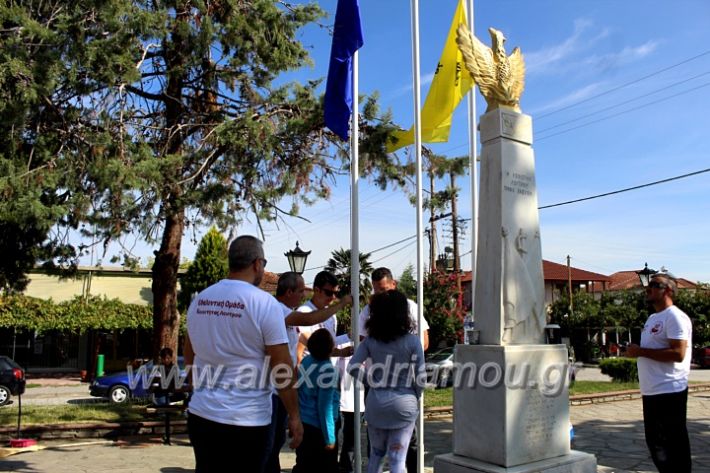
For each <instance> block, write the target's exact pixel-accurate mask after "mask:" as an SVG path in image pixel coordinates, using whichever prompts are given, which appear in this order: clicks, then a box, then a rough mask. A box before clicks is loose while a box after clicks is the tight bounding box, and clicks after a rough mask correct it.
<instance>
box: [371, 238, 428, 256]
mask: <svg viewBox="0 0 710 473" xmlns="http://www.w3.org/2000/svg"><path fill="white" fill-rule="evenodd" d="M416 237H417V235H412V236H409V237H407V238H403V239H401V240H399V241H396V242H394V243H390V244H389V245H387V246H383V247H382V248H377V249H376V250H372V251H371V252H370V254H372V253H377V252H378V251H382V250H386V249H387V248H391V247H393V246H395V245H399V244H400V243H404V242H405V241H407V240H411V239H412V238H416ZM407 246H409V245H407ZM404 248H406V246H405V247H404ZM398 251H399V250H398Z"/></svg>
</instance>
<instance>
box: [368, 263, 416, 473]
mask: <svg viewBox="0 0 710 473" xmlns="http://www.w3.org/2000/svg"><path fill="white" fill-rule="evenodd" d="M370 279H371V280H372V292H374V293H375V294H380V293H382V292H387V291H392V290H394V289H397V281H395V279H394V276H392V271H390V270H389V268H385V267H382V268H377V269H376V270H374V271H373V272H372V275H371V276H370ZM407 308H408V309H409V319H410V320H411V321H412V329H411V333H412V334H414V335H418V334H419V323H418V318H419V317H418V314H417V309H418V307H417V303H416V302H414V301H413V300H411V299H407ZM369 318H370V306H369V305H366V306H365V308H364V309H362V311H361V312H360V324H359V325H360V340H362V339H364V338H365V337H366V336H367V327H366V325H365V324H366V322H367V320H368V319H369ZM422 340H423V344H422V348H423V349H424V351H426V350H427V348H429V323H427V321H426V319H425V318H424V317H422ZM417 443H418V442H417V431H416V430H414V431H413V432H412V438H411V440H410V441H409V449H408V450H407V460H406V465H407V472H408V473H416V471H417Z"/></svg>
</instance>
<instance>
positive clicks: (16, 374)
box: [0, 356, 26, 406]
mask: <svg viewBox="0 0 710 473" xmlns="http://www.w3.org/2000/svg"><path fill="white" fill-rule="evenodd" d="M25 383H26V381H25V371H24V370H23V369H22V368H20V365H18V364H17V363H15V361H14V360H13V359H12V358H10V357H7V356H0V406H4V405H5V404H7V403H9V402H10V399H11V398H12V396H19V395H20V394H22V393H24V392H25Z"/></svg>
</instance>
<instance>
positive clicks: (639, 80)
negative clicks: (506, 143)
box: [536, 50, 710, 120]
mask: <svg viewBox="0 0 710 473" xmlns="http://www.w3.org/2000/svg"><path fill="white" fill-rule="evenodd" d="M708 54H710V50H707V51H704V52H702V53H700V54H698V55H696V56H693V57H691V58H688V59H686V60H684V61H681V62H678V63H676V64H673V65H672V66H668V67H664V68H663V69H659V70H657V71H656V72H652V73H650V74H648V75H645V76H643V77H640V78H638V79H634V80H632V81H629V82H625V83H623V84H621V85H618V86H616V87H613V88H611V89H609V90H606V91H604V92H601V93H598V94H596V95H592V96H591V97H587V98H586V99H584V100H580V101H579V102H575V103H573V104H570V105H567V106H565V107H562V108H559V109H557V110H554V111H552V112H548V113H544V114H542V115H538V116H537V117H536V118H537V119H538V120H540V119H542V118H545V117H549V116H550V115H554V114H556V113H559V112H562V111H564V110H567V109H570V108H572V107H576V106H577V105H581V104H583V103H586V102H589V101H590V100H594V99H597V98H599V97H603V96H604V95H608V94H610V93H612V92H616V91H617V90H619V89H623V88H624V87H628V86H630V85H633V84H636V83H638V82H641V81H644V80H646V79H648V78H650V77H653V76H657V75H658V74H661V73H663V72H666V71H669V70H671V69H673V68H676V67H678V66H682V65H683V64H686V63H689V62H691V61H694V60H696V59H699V58H701V57H703V56H707V55H708Z"/></svg>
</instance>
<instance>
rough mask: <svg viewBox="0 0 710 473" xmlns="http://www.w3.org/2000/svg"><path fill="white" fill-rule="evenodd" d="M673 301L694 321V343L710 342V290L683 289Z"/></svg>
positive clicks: (703, 343) (704, 343) (705, 343)
mask: <svg viewBox="0 0 710 473" xmlns="http://www.w3.org/2000/svg"><path fill="white" fill-rule="evenodd" d="M673 302H675V304H676V305H677V306H678V307H679V308H680V309H681V310H682V311H683V312H685V313H686V314H688V317H690V319H691V320H692V321H693V344H695V345H700V346H704V345H707V344H708V343H710V290H708V289H698V290H697V291H683V290H681V291H678V293H677V294H676V297H675V300H674V301H673Z"/></svg>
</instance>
